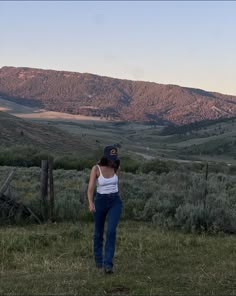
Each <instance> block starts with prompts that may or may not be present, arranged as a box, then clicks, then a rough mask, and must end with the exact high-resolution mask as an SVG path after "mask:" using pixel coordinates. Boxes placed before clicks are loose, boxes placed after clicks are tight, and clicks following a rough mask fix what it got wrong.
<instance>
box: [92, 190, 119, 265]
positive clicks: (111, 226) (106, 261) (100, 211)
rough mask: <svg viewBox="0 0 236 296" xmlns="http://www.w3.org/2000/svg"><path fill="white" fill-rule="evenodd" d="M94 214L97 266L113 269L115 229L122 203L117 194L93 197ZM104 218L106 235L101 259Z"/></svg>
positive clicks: (98, 194)
mask: <svg viewBox="0 0 236 296" xmlns="http://www.w3.org/2000/svg"><path fill="white" fill-rule="evenodd" d="M94 203H95V209H96V211H95V212H94V222H95V229H94V245H93V247H94V256H95V262H96V265H97V266H102V265H103V266H104V267H113V257H114V253H115V243H116V227H117V225H118V222H119V219H120V215H121V212H122V201H121V199H120V195H119V193H118V192H116V193H110V194H100V193H96V195H95V201H94ZM106 217H108V223H107V235H106V244H105V254H104V258H103V233H104V225H105V220H106Z"/></svg>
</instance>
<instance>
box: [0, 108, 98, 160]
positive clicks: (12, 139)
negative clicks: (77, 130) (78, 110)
mask: <svg viewBox="0 0 236 296" xmlns="http://www.w3.org/2000/svg"><path fill="white" fill-rule="evenodd" d="M0 136H1V145H7V146H10V145H32V146H35V147H37V148H41V149H42V150H47V151H51V152H54V153H71V152H76V151H78V152H81V153H84V154H86V155H91V153H92V151H93V150H94V149H95V148H96V147H95V145H94V146H93V147H92V146H91V143H90V142H89V141H88V140H86V139H82V137H81V136H77V137H75V136H73V135H71V134H69V133H66V132H65V131H62V130H61V129H58V128H56V127H54V126H51V125H50V124H48V123H46V122H43V123H35V122H32V121H28V120H23V119H20V118H17V117H15V116H12V115H9V114H7V113H5V112H1V111H0Z"/></svg>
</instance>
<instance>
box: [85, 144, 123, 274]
mask: <svg viewBox="0 0 236 296" xmlns="http://www.w3.org/2000/svg"><path fill="white" fill-rule="evenodd" d="M119 166H120V160H119V157H118V151H117V148H116V147H114V146H107V147H105V148H104V153H103V157H102V158H101V160H100V161H99V162H98V164H97V165H94V166H93V168H92V170H91V174H90V180H89V185H88V192H87V194H88V201H89V210H90V211H91V212H93V215H94V222H95V229H94V256H95V262H96V266H97V268H104V271H105V272H106V273H113V257H114V253H115V242H116V227H117V225H118V222H119V219H120V215H121V212H122V201H121V199H120V196H119V191H118V176H119V172H120V167H119ZM95 185H97V190H96V195H95V199H94V201H93V195H94V188H95ZM106 217H107V218H108V223H107V235H106V244H105V253H104V256H103V233H104V225H105V220H106Z"/></svg>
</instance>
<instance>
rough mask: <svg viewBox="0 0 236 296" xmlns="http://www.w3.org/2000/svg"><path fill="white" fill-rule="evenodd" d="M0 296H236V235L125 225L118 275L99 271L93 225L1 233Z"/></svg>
mask: <svg viewBox="0 0 236 296" xmlns="http://www.w3.org/2000/svg"><path fill="white" fill-rule="evenodd" d="M0 234H1V239H0V249H1V256H0V273H1V278H0V294H4V293H5V294H6V293H7V294H8V295H15V294H17V295H19V294H20V295H29V294H30V295H39V294H47V295H48V294H57V295H60V294H67V295H68V294H70V295H75V294H80V295H124V294H125V295H180V294H181V295H235V294H236V281H235V276H234V273H235V268H236V261H235V255H236V250H235V243H236V237H234V236H225V235H218V236H206V235H193V234H191V235H190V234H189V235H186V234H182V233H178V232H170V231H169V232H166V231H163V230H160V229H159V228H157V227H155V226H153V225H152V224H147V223H140V222H139V223H137V222H124V221H122V222H121V223H120V225H119V229H118V236H117V248H116V255H115V260H114V263H115V268H114V271H115V273H114V274H113V275H105V274H104V273H103V272H100V271H98V270H96V269H95V267H94V259H93V253H92V235H93V224H92V223H78V224H51V225H41V226H36V225H34V226H27V227H5V228H1V230H0Z"/></svg>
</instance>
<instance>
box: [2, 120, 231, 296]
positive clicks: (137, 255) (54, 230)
mask: <svg viewBox="0 0 236 296" xmlns="http://www.w3.org/2000/svg"><path fill="white" fill-rule="evenodd" d="M34 120H35V121H37V122H43V123H44V124H45V123H46V124H47V125H48V127H49V128H50V126H55V127H57V128H59V129H62V130H63V131H66V132H68V133H70V134H71V135H72V134H73V135H74V136H76V137H78V139H79V141H80V140H81V141H82V142H81V143H83V146H82V145H81V147H82V148H83V149H82V148H81V150H80V149H78V151H73V149H71V150H70V146H68V147H69V148H68V147H67V149H68V151H70V153H68V151H67V153H65V151H66V150H65V149H64V147H63V145H64V143H63V138H62V139H60V144H59V142H58V143H54V145H55V146H57V153H54V151H52V153H53V156H54V166H55V170H54V185H55V188H54V190H55V222H54V223H45V224H42V225H37V224H35V221H32V220H24V219H22V218H21V217H16V218H15V217H11V218H9V219H8V218H6V217H5V216H4V215H3V214H2V211H1V213H0V220H1V228H0V236H1V238H0V244H1V256H0V266H1V271H0V272H1V277H0V294H8V295H19V294H20V295H29V293H30V294H31V295H39V294H40V295H53V294H55V295H65V294H66V295H78V294H82V295H91V294H93V295H235V294H236V285H235V267H236V263H235V243H236V238H235V233H236V199H235V197H236V175H235V172H236V167H235V165H234V164H235V146H234V138H235V129H234V124H235V121H234V120H233V121H232V122H231V121H229V122H228V121H227V122H225V123H221V124H220V125H219V123H216V124H215V125H209V126H205V127H203V128H201V129H197V130H196V129H191V130H190V131H187V132H184V133H182V132H180V133H175V134H169V135H163V134H162V132H163V130H164V129H163V127H162V126H158V125H156V124H155V123H149V124H147V123H141V122H126V123H124V122H104V121H92V120H91V121H90V120H86V121H82V120H81V121H76V120H75V121H72V120H45V119H43V120H41V119H40V120H39V119H34ZM219 126H220V127H219ZM108 143H109V144H110V143H113V144H116V145H117V146H118V147H119V148H120V155H121V164H122V166H121V167H122V173H121V178H120V193H121V197H122V200H123V203H124V208H123V214H122V219H121V223H120V225H119V229H118V240H117V250H116V256H115V273H114V275H111V276H108V275H105V274H104V273H103V272H99V271H98V270H96V268H95V267H94V260H93V253H92V238H93V217H92V214H91V213H89V211H88V204H87V199H86V191H87V185H88V180H89V173H90V168H91V166H92V165H93V164H94V163H95V162H96V161H97V160H98V159H99V157H100V156H101V153H102V147H103V146H104V145H106V144H108ZM72 146H73V145H72V144H71V148H73V147H72ZM78 147H80V143H78ZM87 148H88V149H87ZM87 151H88V152H90V154H86V152H87ZM91 151H92V153H91ZM49 153H50V151H47V150H45V151H43V150H42V149H41V148H40V149H38V148H37V147H33V146H22V145H19V146H14V147H13V146H12V147H6V146H2V147H0V184H2V182H3V180H4V179H5V178H6V176H7V175H8V174H9V173H10V172H11V170H12V169H13V168H15V175H14V178H13V181H12V182H11V185H10V187H9V189H8V192H7V194H8V195H9V196H11V198H13V199H16V200H17V201H21V202H23V203H24V204H26V205H27V206H29V207H30V208H31V209H32V210H33V211H34V213H36V214H37V215H38V217H40V219H42V208H41V207H42V204H41V201H40V160H41V159H42V157H47V156H48V154H49ZM206 161H207V162H208V175H207V178H206Z"/></svg>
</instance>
